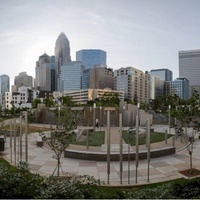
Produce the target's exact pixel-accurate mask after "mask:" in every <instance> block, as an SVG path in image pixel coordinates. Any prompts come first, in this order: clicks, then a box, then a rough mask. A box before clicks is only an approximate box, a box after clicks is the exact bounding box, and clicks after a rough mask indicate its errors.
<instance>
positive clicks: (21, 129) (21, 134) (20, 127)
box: [20, 115, 22, 161]
mask: <svg viewBox="0 0 200 200" xmlns="http://www.w3.org/2000/svg"><path fill="white" fill-rule="evenodd" d="M20 161H22V116H21V115H20Z"/></svg>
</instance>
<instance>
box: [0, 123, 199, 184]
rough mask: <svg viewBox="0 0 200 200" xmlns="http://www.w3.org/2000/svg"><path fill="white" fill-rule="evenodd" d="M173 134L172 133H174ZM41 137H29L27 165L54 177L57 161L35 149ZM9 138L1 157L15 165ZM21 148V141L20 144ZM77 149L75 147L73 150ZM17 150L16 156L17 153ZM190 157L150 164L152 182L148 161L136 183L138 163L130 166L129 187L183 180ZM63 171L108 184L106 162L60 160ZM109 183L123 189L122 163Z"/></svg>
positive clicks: (159, 127) (115, 165) (157, 128)
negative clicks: (38, 138) (182, 173)
mask: <svg viewBox="0 0 200 200" xmlns="http://www.w3.org/2000/svg"><path fill="white" fill-rule="evenodd" d="M152 128H154V130H155V131H160V132H165V130H166V129H167V126H165V125H153V126H152ZM171 132H172V133H174V132H173V130H171ZM117 133H118V127H111V138H112V139H111V143H112V144H116V143H118V139H119V138H118V135H117ZM38 135H39V134H38V133H31V134H29V136H28V163H29V168H30V170H31V171H32V172H35V173H39V174H41V175H51V174H52V173H53V172H54V170H55V167H56V162H57V161H56V160H55V159H54V158H53V153H52V152H51V151H50V150H49V149H47V148H45V147H44V148H41V147H37V146H36V138H37V137H38ZM9 140H10V138H8V137H7V139H6V143H5V151H4V152H3V153H1V154H0V155H1V156H3V157H4V158H5V159H6V160H8V161H9V162H11V163H12V164H15V156H14V153H13V152H12V160H11V151H10V141H9ZM17 144H18V141H17ZM163 145H164V142H163V143H159V144H158V143H156V144H154V145H151V148H159V146H163ZM167 145H172V143H171V141H170V140H169V141H168V144H167ZM176 146H177V149H179V150H180V149H181V148H182V147H183V144H181V143H180V142H177V141H176ZM71 148H74V146H71ZM79 148H83V149H86V147H84V146H81V147H79ZM142 148H145V146H144V145H143V146H140V148H139V149H140V150H141V149H142ZM91 149H93V150H94V151H100V147H96V148H92V147H90V150H91ZM18 150H19V149H18V146H17V152H18ZM199 150H200V143H199V142H196V143H195V147H194V152H193V166H194V167H195V168H197V169H199V170H200V154H199ZM22 158H23V161H24V160H25V137H24V136H23V157H22ZM19 160H20V158H19V156H18V154H17V156H16V163H17V162H18V161H19ZM189 164H190V163H189V154H188V152H187V150H186V149H184V150H181V151H179V152H177V153H176V154H174V155H169V156H164V157H159V158H153V159H151V161H150V165H149V169H150V176H149V182H147V179H148V177H147V174H148V171H147V169H148V163H147V160H140V161H139V167H138V173H137V174H138V177H137V183H136V182H135V181H136V178H135V174H136V166H135V161H131V162H130V185H139V184H149V183H155V182H162V181H167V180H173V179H177V178H181V177H184V176H183V175H181V174H180V173H179V171H180V170H183V169H188V168H189V166H190V165H189ZM61 166H62V170H61V171H60V174H61V175H62V174H66V173H70V174H76V175H90V176H93V177H94V178H96V179H100V181H104V182H105V183H107V180H108V175H107V162H97V161H87V160H77V159H70V158H64V157H62V159H61ZM122 177H123V179H122V185H129V184H128V162H127V161H124V162H123V173H122ZM109 183H110V185H121V184H120V163H119V161H115V162H111V168H110V175H109Z"/></svg>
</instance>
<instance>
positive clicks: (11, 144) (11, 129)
mask: <svg viewBox="0 0 200 200" xmlns="http://www.w3.org/2000/svg"><path fill="white" fill-rule="evenodd" d="M12 132H13V131H12V120H10V160H11V163H12Z"/></svg>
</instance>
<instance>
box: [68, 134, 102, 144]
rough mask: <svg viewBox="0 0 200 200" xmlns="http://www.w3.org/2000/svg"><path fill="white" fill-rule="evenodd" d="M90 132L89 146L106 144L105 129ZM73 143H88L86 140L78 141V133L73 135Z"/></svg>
mask: <svg viewBox="0 0 200 200" xmlns="http://www.w3.org/2000/svg"><path fill="white" fill-rule="evenodd" d="M88 134H89V146H101V145H102V144H104V139H105V131H96V132H90V133H88ZM71 144H77V145H86V142H83V141H76V135H75V134H74V135H73V142H71Z"/></svg>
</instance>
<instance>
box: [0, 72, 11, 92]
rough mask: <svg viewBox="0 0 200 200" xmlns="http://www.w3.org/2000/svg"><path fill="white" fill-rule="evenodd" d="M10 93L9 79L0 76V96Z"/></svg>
mask: <svg viewBox="0 0 200 200" xmlns="http://www.w3.org/2000/svg"><path fill="white" fill-rule="evenodd" d="M9 91H10V77H9V76H8V75H6V74H3V75H1V76H0V94H4V93H5V92H9Z"/></svg>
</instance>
